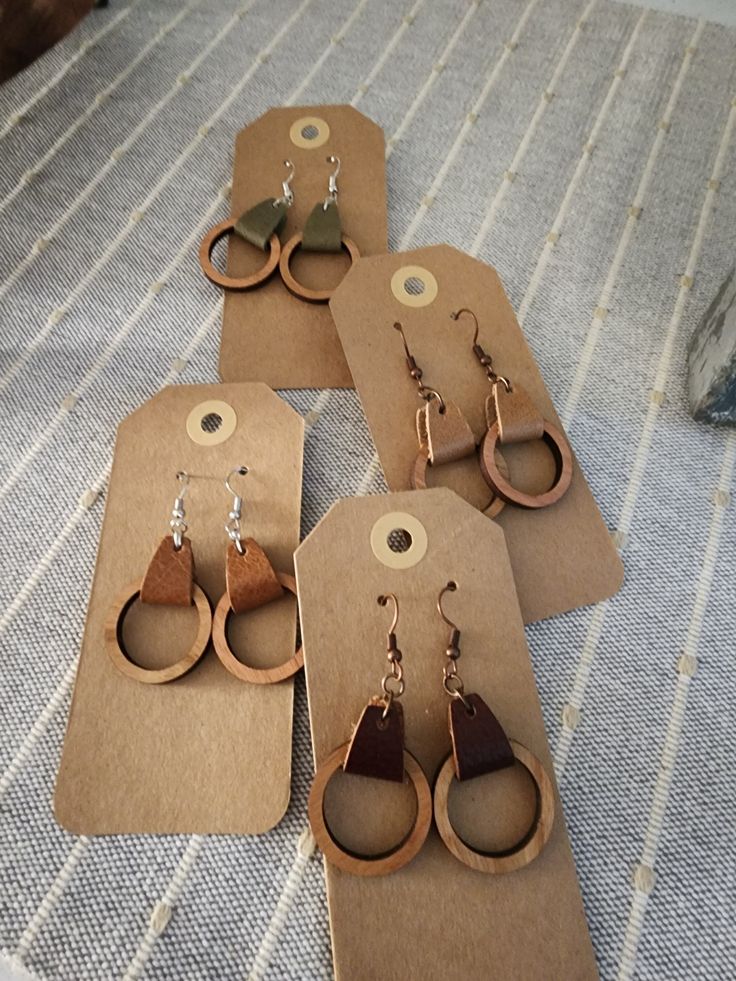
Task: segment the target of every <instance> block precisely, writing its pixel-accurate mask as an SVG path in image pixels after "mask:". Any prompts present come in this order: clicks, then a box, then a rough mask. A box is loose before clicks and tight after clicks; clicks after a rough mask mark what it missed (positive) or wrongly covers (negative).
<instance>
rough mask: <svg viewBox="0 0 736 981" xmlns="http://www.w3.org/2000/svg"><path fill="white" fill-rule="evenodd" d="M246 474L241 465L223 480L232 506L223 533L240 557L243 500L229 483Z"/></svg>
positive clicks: (244, 467) (244, 468) (245, 469)
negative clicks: (224, 532) (231, 500)
mask: <svg viewBox="0 0 736 981" xmlns="http://www.w3.org/2000/svg"><path fill="white" fill-rule="evenodd" d="M247 473H248V467H246V466H245V465H243V466H240V467H235V468H234V469H232V470H231V471H230V473H229V474H228V475H227V477H226V478H225V487H226V489H227V490H228V491H229V492H230V493H231V494H232V495H233V506H232V508H231V509H230V512H229V514H228V516H227V517H228V521H227V524H226V525H225V531H226V532H227V537H228V538H229V539H230V541H231V542H232V543H233V545H234V546H235V548H236V549H237V550H238V552H239V553H240V554H241V555H244V554H245V549H244V548H243V542H242V540H241V537H240V519H241V518H242V516H243V498H242V497H241V496H240V494H237V493H236V492H235V491H234V490H233V489H232V487H231V485H230V481H231V479H232V478H233V477H235V476H238V477H245V475H246V474H247Z"/></svg>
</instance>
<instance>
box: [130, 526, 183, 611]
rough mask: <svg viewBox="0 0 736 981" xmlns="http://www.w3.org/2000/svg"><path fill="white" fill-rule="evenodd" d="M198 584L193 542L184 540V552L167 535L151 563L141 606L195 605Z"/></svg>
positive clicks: (142, 591)
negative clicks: (195, 579)
mask: <svg viewBox="0 0 736 981" xmlns="http://www.w3.org/2000/svg"><path fill="white" fill-rule="evenodd" d="M193 583H194V557H193V556H192V543H191V542H190V541H189V539H188V538H184V539H183V540H182V543H181V548H180V549H178V550H177V549H175V548H174V539H173V538H172V537H171V535H166V536H165V537H164V538H162V539H161V542H160V543H159V546H158V548H157V549H156V551H155V552H154V553H153V557H152V558H151V561H150V562H149V563H148V568H147V569H146V574H145V576H144V577H143V582H142V583H141V603H151V604H153V605H156V606H191V605H192V584H193Z"/></svg>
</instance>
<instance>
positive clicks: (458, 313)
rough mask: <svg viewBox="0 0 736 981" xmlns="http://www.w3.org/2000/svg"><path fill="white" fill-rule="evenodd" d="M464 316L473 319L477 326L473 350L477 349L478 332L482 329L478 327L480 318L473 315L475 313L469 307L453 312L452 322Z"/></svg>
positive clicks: (451, 315)
mask: <svg viewBox="0 0 736 981" xmlns="http://www.w3.org/2000/svg"><path fill="white" fill-rule="evenodd" d="M463 314H467V315H468V316H469V317H472V318H473V323H474V324H475V333H474V334H473V348H475V345H476V344H477V343H478V331H479V329H480V328H479V327H478V318H477V317H476V315H475V314H474V313H473V311H472V310H470V309H469V308H468V307H461V308H460V309H459V310H453V312H452V313H451V314H450V320H459V319H460V317H462V315H463Z"/></svg>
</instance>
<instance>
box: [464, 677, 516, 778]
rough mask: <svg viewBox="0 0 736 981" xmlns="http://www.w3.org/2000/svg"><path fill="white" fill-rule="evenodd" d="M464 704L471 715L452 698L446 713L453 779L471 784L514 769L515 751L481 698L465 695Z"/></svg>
mask: <svg viewBox="0 0 736 981" xmlns="http://www.w3.org/2000/svg"><path fill="white" fill-rule="evenodd" d="M465 700H466V701H467V702H468V704H469V705H470V706H471V708H472V709H473V710H474V711H473V712H472V713H471V712H468V709H467V708H466V707H465V706H464V705H463V703H462V700H461V699H459V698H453V700H452V701H451V702H450V706H449V710H448V715H449V723H450V737H451V738H452V756H453V759H454V761H455V776H456V777H457V778H458V780H470V779H472V777H479V776H481V775H482V774H483V773H493V771H494V770H502V769H503V768H504V767H507V766H513V765H514V751H513V749H512V748H511V744H510V743H509V740H508V737H507V736H506V733H505V732H504V731H503V728H502V726H501V723H500V722H499V721H498V719H497V718H496V716H495V715H494V714H493V712H491V710H490V709H489V708H488V706H487V705H486V703H485V702H484V701H483V699H482V698H481V697H480V695H475V694H472V695H466V696H465Z"/></svg>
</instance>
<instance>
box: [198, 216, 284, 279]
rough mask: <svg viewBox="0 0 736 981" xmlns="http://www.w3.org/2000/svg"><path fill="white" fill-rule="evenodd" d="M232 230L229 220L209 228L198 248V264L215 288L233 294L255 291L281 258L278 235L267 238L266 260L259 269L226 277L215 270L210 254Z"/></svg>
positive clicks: (233, 227)
mask: <svg viewBox="0 0 736 981" xmlns="http://www.w3.org/2000/svg"><path fill="white" fill-rule="evenodd" d="M234 230H235V222H234V221H233V220H232V219H231V218H229V219H228V220H227V221H221V222H220V224H219V225H215V226H214V227H213V228H210V230H209V231H208V232H207V234H206V235H205V237H204V238H203V239H202V244H201V245H200V246H199V264H200V265H201V267H202V272H203V273H204V274H205V276H206V277H207V279H209V281H210V282H211V283H214V284H215V286H222V288H223V289H226V290H233V291H234V292H243V291H244V290H252V289H255V287H256V286H260V285H261V283H265V282H266V280H267V279H269V278H270V277H271V276H272V275H273V274H274V272H275V271H276V267H277V266H278V264H279V258H280V256H281V242H280V241H279V237H278V235H275V234H274V235H272V236H271V237H270V238H269V240H268V247H269V255H268V259H266V262H265V264H264V265H263V266H261V268H260V269H258V270H257V271H256V272H254V273H251V275H250V276H228V275H227V273H221V272H220V270H219V269H216V268H215V266H214V265H213V263H212V252H213V250H214V248H215V246H216V245H217V243H218V242H219V241H220V239H223V238H225V236H226V235H230V234H231V232H233V231H234Z"/></svg>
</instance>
